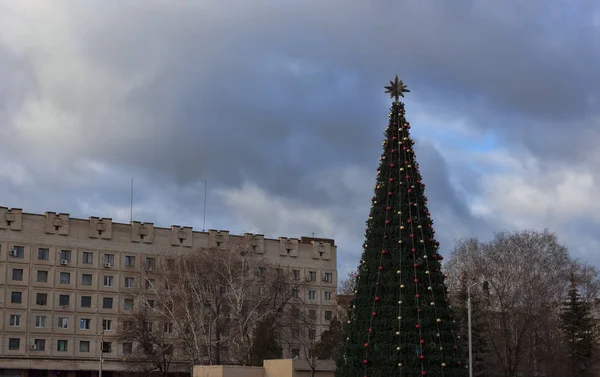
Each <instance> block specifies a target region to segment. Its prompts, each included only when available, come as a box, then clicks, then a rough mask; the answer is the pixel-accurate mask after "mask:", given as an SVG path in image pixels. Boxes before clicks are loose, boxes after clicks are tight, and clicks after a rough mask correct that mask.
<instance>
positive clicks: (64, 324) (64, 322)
mask: <svg viewBox="0 0 600 377" xmlns="http://www.w3.org/2000/svg"><path fill="white" fill-rule="evenodd" d="M58 328H59V329H68V328H69V318H67V317H58Z"/></svg>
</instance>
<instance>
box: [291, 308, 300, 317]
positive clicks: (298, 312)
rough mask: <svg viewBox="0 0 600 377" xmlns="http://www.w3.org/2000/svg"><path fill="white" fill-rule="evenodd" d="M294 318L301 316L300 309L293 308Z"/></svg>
mask: <svg viewBox="0 0 600 377" xmlns="http://www.w3.org/2000/svg"><path fill="white" fill-rule="evenodd" d="M292 318H300V309H298V308H292Z"/></svg>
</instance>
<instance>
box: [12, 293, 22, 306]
mask: <svg viewBox="0 0 600 377" xmlns="http://www.w3.org/2000/svg"><path fill="white" fill-rule="evenodd" d="M21 301H23V292H16V291H13V292H11V294H10V303H11V304H20V303H21Z"/></svg>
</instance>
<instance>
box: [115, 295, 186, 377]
mask: <svg viewBox="0 0 600 377" xmlns="http://www.w3.org/2000/svg"><path fill="white" fill-rule="evenodd" d="M164 325H165V324H164V323H162V322H160V317H157V316H154V315H152V311H151V309H150V308H147V307H143V308H139V309H137V310H136V312H135V314H134V315H130V316H127V317H126V318H125V320H124V321H123V322H122V323H121V328H120V329H119V340H120V341H121V342H124V343H127V344H129V345H130V346H131V349H130V351H131V353H130V354H128V355H126V356H125V361H127V365H128V366H129V369H130V371H135V372H143V373H144V374H149V373H150V372H158V373H159V374H160V375H162V376H167V375H169V374H170V373H172V372H174V371H176V369H177V368H176V363H175V362H174V346H173V339H170V338H169V337H168V334H167V333H166V332H165V331H164V330H165V329H164V328H163V326H164ZM134 344H135V347H133V345H134Z"/></svg>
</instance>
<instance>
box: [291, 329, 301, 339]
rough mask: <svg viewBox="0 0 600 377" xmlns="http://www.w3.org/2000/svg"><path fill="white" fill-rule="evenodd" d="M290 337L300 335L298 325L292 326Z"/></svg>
mask: <svg viewBox="0 0 600 377" xmlns="http://www.w3.org/2000/svg"><path fill="white" fill-rule="evenodd" d="M292 337H294V338H296V339H298V338H299V337H300V329H299V328H298V327H292Z"/></svg>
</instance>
